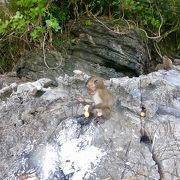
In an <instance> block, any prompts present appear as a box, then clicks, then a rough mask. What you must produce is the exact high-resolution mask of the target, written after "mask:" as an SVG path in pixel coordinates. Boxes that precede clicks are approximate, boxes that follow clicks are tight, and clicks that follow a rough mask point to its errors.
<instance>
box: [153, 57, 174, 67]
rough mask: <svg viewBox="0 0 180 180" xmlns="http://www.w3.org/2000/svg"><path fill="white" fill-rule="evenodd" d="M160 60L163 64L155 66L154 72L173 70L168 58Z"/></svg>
mask: <svg viewBox="0 0 180 180" xmlns="http://www.w3.org/2000/svg"><path fill="white" fill-rule="evenodd" d="M162 60H163V63H162V64H158V65H157V66H156V70H159V69H165V70H170V69H172V68H173V63H172V60H171V59H170V58H168V57H167V56H163V57H162Z"/></svg>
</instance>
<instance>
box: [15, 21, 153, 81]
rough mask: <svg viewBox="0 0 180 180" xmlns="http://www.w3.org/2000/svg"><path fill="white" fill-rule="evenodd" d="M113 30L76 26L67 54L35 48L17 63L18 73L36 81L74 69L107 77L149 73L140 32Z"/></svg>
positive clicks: (146, 55) (70, 71)
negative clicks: (73, 38)
mask: <svg viewBox="0 0 180 180" xmlns="http://www.w3.org/2000/svg"><path fill="white" fill-rule="evenodd" d="M111 29H112V30H111V31H109V30H108V29H107V28H105V27H104V26H102V25H101V24H99V23H95V22H93V23H92V24H91V25H89V26H85V25H82V24H80V25H76V26H74V27H73V29H72V32H71V33H72V34H74V35H75V39H77V41H76V43H75V44H71V45H70V46H69V47H68V48H66V52H65V53H63V50H61V53H60V52H57V51H52V50H46V51H45V52H42V51H35V50H32V51H31V52H30V53H28V54H27V55H26V56H24V57H22V58H21V61H20V62H19V63H18V64H17V66H16V71H17V74H18V76H19V77H26V78H28V79H33V80H37V79H39V78H43V77H49V78H51V79H54V78H55V77H58V76H60V75H63V74H65V73H66V74H68V75H70V76H72V75H73V70H75V69H79V70H81V71H83V72H86V73H87V74H89V75H93V74H98V75H99V76H102V77H104V78H112V77H114V78H117V77H123V76H125V75H127V76H129V77H132V76H137V75H141V74H144V73H147V72H150V71H151V69H150V66H149V64H150V62H149V56H148V53H147V47H146V46H145V44H144V42H143V40H142V37H141V35H140V33H138V32H136V31H134V30H126V31H123V32H122V33H121V32H120V33H117V32H115V31H113V28H112V27H111ZM149 51H151V49H150V48H149Z"/></svg>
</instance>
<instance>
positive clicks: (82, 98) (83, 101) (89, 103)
mask: <svg viewBox="0 0 180 180" xmlns="http://www.w3.org/2000/svg"><path fill="white" fill-rule="evenodd" d="M76 100H77V101H78V102H79V103H81V104H83V105H92V104H93V101H92V100H90V99H85V98H84V97H81V96H79V97H77V98H76Z"/></svg>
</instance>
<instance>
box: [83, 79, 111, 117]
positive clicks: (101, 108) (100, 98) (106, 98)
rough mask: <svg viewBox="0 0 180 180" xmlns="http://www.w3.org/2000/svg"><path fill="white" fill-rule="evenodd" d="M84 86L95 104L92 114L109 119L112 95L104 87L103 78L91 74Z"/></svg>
mask: <svg viewBox="0 0 180 180" xmlns="http://www.w3.org/2000/svg"><path fill="white" fill-rule="evenodd" d="M86 87H87V91H88V93H89V95H90V96H91V97H92V99H93V101H94V104H95V105H94V107H93V114H94V115H95V116H98V117H99V116H102V117H104V118H106V119H109V118H110V117H111V111H112V105H113V95H112V93H111V92H110V91H109V90H108V89H106V87H105V85H104V81H103V78H101V77H98V76H92V77H91V78H90V79H89V80H88V81H87V84H86Z"/></svg>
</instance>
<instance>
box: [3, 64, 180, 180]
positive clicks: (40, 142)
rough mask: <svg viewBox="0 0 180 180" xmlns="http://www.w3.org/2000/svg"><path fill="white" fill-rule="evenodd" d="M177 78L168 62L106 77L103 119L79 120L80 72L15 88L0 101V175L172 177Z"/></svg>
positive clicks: (176, 169)
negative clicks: (107, 103)
mask: <svg viewBox="0 0 180 180" xmlns="http://www.w3.org/2000/svg"><path fill="white" fill-rule="evenodd" d="M179 76H180V69H179V67H176V69H173V70H170V71H165V70H160V71H158V72H153V73H150V74H148V75H141V76H139V77H136V78H135V77H134V78H129V77H123V78H112V79H110V80H107V81H106V85H107V87H108V88H109V89H110V90H111V91H112V92H113V94H114V95H115V96H116V101H117V102H116V104H115V106H114V107H113V113H112V114H113V116H112V117H111V119H110V120H107V121H105V123H104V124H97V123H96V122H95V121H94V120H93V119H92V118H85V117H84V116H83V106H82V105H81V104H79V103H78V102H77V100H76V98H77V96H78V95H81V96H83V97H85V98H87V97H88V95H87V93H86V90H85V86H84V85H85V82H86V79H87V78H88V77H89V76H88V75H87V74H85V73H81V72H80V71H75V74H74V76H68V75H65V76H64V77H62V76H60V77H59V78H57V84H58V86H57V87H54V86H51V82H52V81H50V80H49V79H40V80H38V81H35V82H28V83H23V84H20V85H17V90H16V89H15V90H14V91H15V92H13V93H12V94H10V96H9V97H7V99H6V100H3V99H1V100H0V137H1V140H0V141H1V148H0V178H1V179H9V180H14V179H17V178H18V177H17V175H25V174H26V175H27V174H28V175H29V176H32V177H37V178H38V179H49V180H54V179H62V180H67V179H72V180H73V179H78V180H79V179H85V180H86V179H97V178H98V179H107V178H109V177H111V178H112V179H115V180H119V179H133V178H134V179H142V180H145V179H171V178H174V179H179V178H180V177H179V174H180V164H179V161H178V160H179V158H180V153H179V143H180V142H179V140H180V121H179V119H180V81H179ZM49 86H51V87H49ZM24 91H25V92H27V93H28V98H27V97H26V94H25V93H24ZM37 91H43V92H44V93H43V94H41V95H40V96H37V95H36V93H37ZM35 92H36V93H35ZM143 108H144V109H145V110H146V111H145V112H146V116H141V115H140V113H141V112H142V111H143V110H144V109H143ZM82 121H84V122H86V123H81V122H82Z"/></svg>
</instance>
